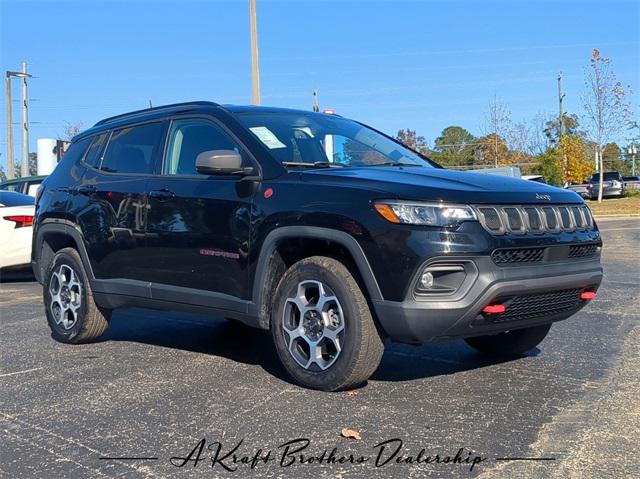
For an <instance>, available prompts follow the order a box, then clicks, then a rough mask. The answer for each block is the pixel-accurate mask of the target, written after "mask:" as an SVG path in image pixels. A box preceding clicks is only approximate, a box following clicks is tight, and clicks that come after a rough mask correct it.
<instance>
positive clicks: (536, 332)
mask: <svg viewBox="0 0 640 479" xmlns="http://www.w3.org/2000/svg"><path fill="white" fill-rule="evenodd" d="M550 329H551V324H544V325H542V326H533V327H531V328H524V329H516V330H514V331H507V332H505V333H499V334H494V335H490V336H478V337H475V338H466V339H465V341H466V343H467V344H468V345H469V346H471V347H472V348H473V349H475V350H476V351H479V352H481V353H483V354H486V355H489V356H518V355H520V354H524V353H526V352H527V351H530V350H532V349H533V348H535V347H536V346H537V345H538V344H540V343H541V342H542V340H543V339H544V338H545V337H546V336H547V333H548V332H549V330H550Z"/></svg>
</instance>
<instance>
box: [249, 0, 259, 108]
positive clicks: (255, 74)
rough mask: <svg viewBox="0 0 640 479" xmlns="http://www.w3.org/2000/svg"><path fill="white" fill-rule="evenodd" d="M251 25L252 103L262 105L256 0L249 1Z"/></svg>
mask: <svg viewBox="0 0 640 479" xmlns="http://www.w3.org/2000/svg"><path fill="white" fill-rule="evenodd" d="M249 23H250V26H251V102H252V103H253V104H254V105H259V104H260V68H259V65H258V25H257V22H256V0H249Z"/></svg>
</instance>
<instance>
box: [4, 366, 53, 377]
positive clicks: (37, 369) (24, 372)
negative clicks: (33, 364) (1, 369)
mask: <svg viewBox="0 0 640 479" xmlns="http://www.w3.org/2000/svg"><path fill="white" fill-rule="evenodd" d="M41 369H44V368H33V369H25V370H24V371H16V372H13V373H6V374H0V378H4V377H7V376H16V375H17V374H26V373H31V372H33V371H40V370H41Z"/></svg>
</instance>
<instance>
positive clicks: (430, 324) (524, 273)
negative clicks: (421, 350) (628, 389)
mask: <svg viewBox="0 0 640 479" xmlns="http://www.w3.org/2000/svg"><path fill="white" fill-rule="evenodd" d="M458 259H459V260H463V261H472V262H473V264H474V265H475V266H476V268H477V273H476V277H475V279H474V280H473V282H471V283H470V285H469V287H468V288H467V289H466V290H465V291H462V292H461V293H462V294H461V295H453V296H452V297H450V298H447V297H431V298H416V297H414V295H413V294H410V295H409V296H408V297H407V298H406V299H405V300H404V301H401V302H398V301H384V300H382V301H374V304H373V305H374V309H375V312H376V315H377V318H378V320H379V322H380V325H381V326H382V328H383V329H384V331H385V332H386V333H387V335H388V336H389V337H390V338H391V339H393V340H395V341H399V342H406V343H424V342H427V341H431V340H435V339H451V338H464V337H471V336H482V335H485V334H492V333H497V332H500V331H506V330H512V329H519V328H525V327H529V326H535V325H539V324H546V323H550V322H554V321H560V320H562V319H566V318H568V317H569V316H571V315H573V314H575V313H576V312H577V311H579V310H580V309H581V308H582V307H583V306H584V305H585V304H586V302H587V301H582V300H580V301H577V302H576V303H571V304H570V306H571V307H570V308H569V309H567V307H565V308H563V309H550V310H549V314H545V315H538V316H536V315H535V314H534V315H533V317H526V318H524V319H519V318H515V319H512V320H508V321H495V319H496V318H492V317H487V315H483V314H482V309H483V308H484V307H485V306H487V305H489V304H492V303H493V302H496V301H499V302H503V299H506V300H507V302H508V301H509V298H513V297H516V296H526V297H531V296H535V295H542V294H544V293H554V292H563V291H568V292H571V291H572V290H577V291H578V292H577V293H576V294H577V295H578V296H579V291H583V290H589V291H596V290H597V288H598V287H599V286H600V283H601V282H602V266H601V264H600V255H599V254H598V255H597V256H595V257H593V258H589V259H587V260H577V261H571V262H562V263H555V264H545V265H514V266H507V267H504V266H498V265H496V264H495V263H494V262H493V261H492V260H491V258H490V257H487V256H481V257H474V258H469V257H464V258H458ZM437 260H446V261H447V262H455V261H456V258H435V259H434V260H431V261H437ZM567 294H569V293H567ZM538 297H542V298H544V297H543V296H538ZM507 308H508V307H507ZM498 319H499V318H498Z"/></svg>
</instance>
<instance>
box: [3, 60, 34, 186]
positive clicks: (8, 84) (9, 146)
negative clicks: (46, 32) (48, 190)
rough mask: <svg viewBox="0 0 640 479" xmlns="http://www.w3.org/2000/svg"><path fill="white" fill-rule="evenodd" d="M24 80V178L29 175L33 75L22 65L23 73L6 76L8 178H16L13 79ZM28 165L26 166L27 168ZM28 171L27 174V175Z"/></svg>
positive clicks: (9, 72)
mask: <svg viewBox="0 0 640 479" xmlns="http://www.w3.org/2000/svg"><path fill="white" fill-rule="evenodd" d="M12 77H16V78H22V168H21V172H22V174H23V176H28V174H29V126H28V118H27V78H30V77H31V75H29V74H28V73H27V64H26V63H23V64H22V71H21V72H13V71H9V70H7V72H6V74H5V83H4V84H5V91H6V95H7V96H6V109H7V178H8V179H12V178H15V171H14V170H15V169H14V167H13V161H14V159H15V158H14V157H13V112H12V111H11V110H12V108H11V102H12V99H11V78H12ZM25 165H26V166H25ZM25 171H26V174H25Z"/></svg>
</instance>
